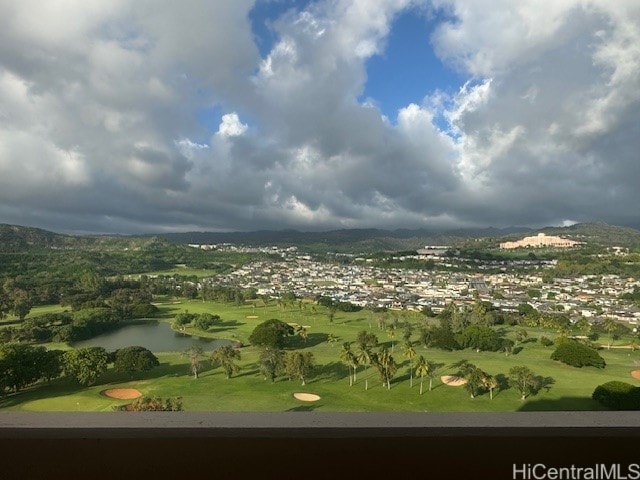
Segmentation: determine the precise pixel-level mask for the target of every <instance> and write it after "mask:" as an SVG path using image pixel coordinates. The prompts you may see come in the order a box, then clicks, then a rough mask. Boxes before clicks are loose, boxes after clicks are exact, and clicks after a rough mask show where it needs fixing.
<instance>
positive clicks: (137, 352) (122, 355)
mask: <svg viewBox="0 0 640 480" xmlns="http://www.w3.org/2000/svg"><path fill="white" fill-rule="evenodd" d="M159 365H160V362H159V361H158V357H156V356H155V355H154V354H153V353H152V352H151V351H149V350H147V349H146V348H144V347H140V346H133V347H125V348H121V349H119V350H116V352H115V360H114V362H113V368H114V370H115V371H116V372H121V373H126V374H128V375H129V376H131V377H133V376H134V374H136V373H138V372H146V371H149V370H151V369H152V368H154V367H157V366H159Z"/></svg>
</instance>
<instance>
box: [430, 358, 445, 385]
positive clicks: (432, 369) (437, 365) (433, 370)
mask: <svg viewBox="0 0 640 480" xmlns="http://www.w3.org/2000/svg"><path fill="white" fill-rule="evenodd" d="M442 365H443V364H442V363H436V362H432V361H430V360H429V361H427V376H428V377H429V391H431V388H432V387H433V379H434V378H436V377H437V376H438V369H439V368H440V367H441V366H442Z"/></svg>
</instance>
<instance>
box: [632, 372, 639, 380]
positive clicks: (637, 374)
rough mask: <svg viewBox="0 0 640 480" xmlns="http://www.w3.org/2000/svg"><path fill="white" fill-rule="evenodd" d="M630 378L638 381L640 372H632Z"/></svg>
mask: <svg viewBox="0 0 640 480" xmlns="http://www.w3.org/2000/svg"><path fill="white" fill-rule="evenodd" d="M631 376H632V377H633V378H635V379H636V380H640V370H634V371H633V372H631Z"/></svg>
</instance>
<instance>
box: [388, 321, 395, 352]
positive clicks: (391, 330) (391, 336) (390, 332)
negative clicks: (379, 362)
mask: <svg viewBox="0 0 640 480" xmlns="http://www.w3.org/2000/svg"><path fill="white" fill-rule="evenodd" d="M387 336H388V337H389V340H391V353H393V347H394V346H395V343H396V342H394V339H395V338H396V329H395V328H394V327H393V326H392V327H391V328H389V329H388V330H387Z"/></svg>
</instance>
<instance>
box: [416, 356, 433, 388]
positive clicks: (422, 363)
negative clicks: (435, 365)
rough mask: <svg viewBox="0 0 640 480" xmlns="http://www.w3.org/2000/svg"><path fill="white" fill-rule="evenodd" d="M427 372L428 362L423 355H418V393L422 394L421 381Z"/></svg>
mask: <svg viewBox="0 0 640 480" xmlns="http://www.w3.org/2000/svg"><path fill="white" fill-rule="evenodd" d="M428 374H429V366H428V363H427V361H426V360H425V359H424V357H423V356H422V355H420V357H418V362H417V363H416V375H419V376H420V395H422V382H423V380H424V377H425V376H426V375H428ZM429 390H431V389H429Z"/></svg>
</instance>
